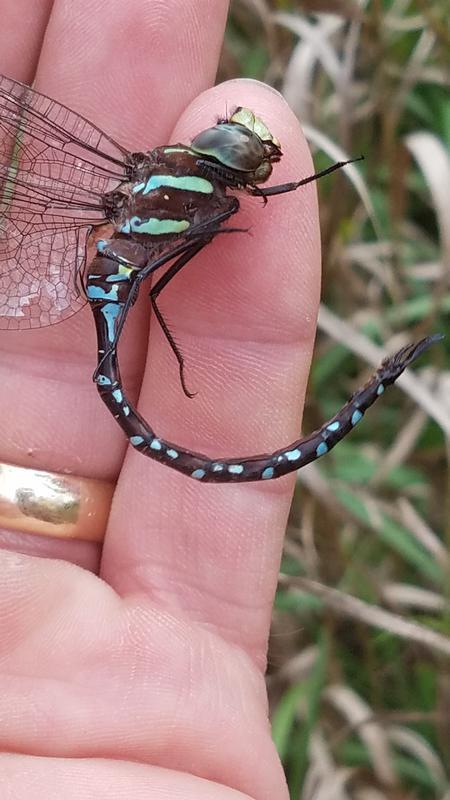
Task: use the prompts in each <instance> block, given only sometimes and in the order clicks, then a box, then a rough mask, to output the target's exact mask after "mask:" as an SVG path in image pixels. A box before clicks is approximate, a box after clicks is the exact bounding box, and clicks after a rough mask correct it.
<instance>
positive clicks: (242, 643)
mask: <svg viewBox="0 0 450 800" xmlns="http://www.w3.org/2000/svg"><path fill="white" fill-rule="evenodd" d="M50 11H51V14H50ZM10 13H11V17H12V15H13V14H17V15H18V19H16V20H13V26H12V28H11V29H9V30H8V25H7V24H5V26H4V27H3V33H2V34H1V35H2V36H3V37H4V38H5V41H6V44H5V48H4V50H3V63H2V66H1V71H2V72H5V73H6V74H10V75H11V76H12V77H17V78H19V79H22V80H25V81H29V80H32V79H33V75H34V65H35V63H36V61H37V59H39V61H38V67H37V72H36V83H35V86H36V88H37V89H38V90H39V91H42V92H44V93H45V94H47V95H48V96H50V97H55V98H56V99H58V100H60V101H61V102H63V103H65V104H66V105H68V106H69V107H72V108H74V110H76V111H78V112H79V113H81V114H83V115H85V116H86V117H88V118H89V119H91V120H92V121H93V122H94V123H96V124H98V125H99V126H100V127H101V128H102V129H103V130H104V131H105V132H107V133H109V134H111V135H112V136H113V137H114V138H115V139H117V140H118V141H120V142H121V143H122V144H124V145H125V146H127V147H130V148H134V149H137V148H140V149H147V148H148V149H150V148H151V147H154V146H155V145H158V144H165V143H167V142H168V141H171V142H176V141H182V142H188V141H189V140H190V139H191V138H192V136H193V135H195V134H196V133H198V132H199V131H200V130H203V129H204V128H206V127H208V126H210V125H211V124H212V123H213V122H214V120H215V119H216V118H217V117H218V116H223V115H224V114H225V113H226V111H227V110H228V111H229V110H230V109H232V108H233V107H234V106H236V105H246V106H249V107H250V108H252V109H254V110H255V111H256V112H257V113H258V114H260V115H261V117H262V118H263V119H264V121H265V122H267V124H268V125H269V127H270V129H271V130H272V131H273V133H274V134H275V135H276V136H278V137H279V138H280V139H281V142H282V146H283V151H284V153H285V155H284V156H283V160H282V162H281V163H280V164H279V165H276V167H275V170H276V172H275V176H276V177H275V181H276V182H277V183H279V182H282V181H285V180H290V179H295V178H298V177H301V176H304V175H308V174H310V173H311V172H312V165H311V161H310V156H309V154H308V149H307V146H306V144H305V142H304V140H303V139H302V137H301V134H300V131H299V127H298V124H297V122H296V121H295V119H294V117H293V115H292V114H291V112H290V111H289V110H288V109H287V107H286V105H285V103H284V102H283V100H282V98H281V97H280V96H279V95H278V94H276V93H275V92H273V91H272V90H270V89H268V88H267V87H264V86H262V85H260V84H258V83H255V82H250V81H236V82H230V83H227V84H224V85H221V86H218V87H215V88H214V89H210V90H207V91H204V90H205V89H206V87H208V86H209V85H210V84H211V83H212V81H213V79H214V74H215V69H216V65H217V60H218V57H219V52H220V46H221V40H222V34H223V27H224V23H225V18H226V13H227V4H226V3H224V2H220V1H219V0H200V1H199V0H197V2H192V3H186V2H182V0H170V1H169V0H167V1H166V2H160V3H147V4H146V3H144V2H142V0H140V1H138V0H129V2H127V4H126V5H124V4H122V3H119V2H112V3H111V2H109V3H107V4H105V7H104V8H103V4H99V3H98V2H97V3H95V4H94V6H93V7H90V5H89V4H87V5H86V4H81V3H80V4H73V3H62V2H61V3H56V4H54V5H53V8H52V9H51V4H50V3H48V4H45V3H41V4H39V7H37V6H35V7H34V9H33V13H34V14H36V18H35V19H34V20H33V25H30V26H29V27H28V28H27V29H26V31H24V30H23V27H22V20H21V19H20V13H21V12H20V4H18V3H17V0H16V2H15V4H14V6H13V4H12V3H11V4H10ZM24 13H28V11H27V12H24V11H23V9H22V14H24ZM49 15H50V19H49V24H48V28H47V32H46V36H45V40H44V43H43V44H42V47H41V39H40V35H39V33H38V32H39V31H40V30H43V28H44V26H45V23H46V19H47V18H48V17H49ZM11 42H13V45H14V46H12V47H10V48H9V49H8V47H7V45H10V44H11ZM180 115H181V116H180ZM244 205H245V208H244V210H243V212H242V216H241V215H239V217H238V218H236V224H239V225H241V224H242V225H243V226H244V227H246V226H248V225H249V226H250V229H251V230H250V235H246V234H236V235H231V236H229V237H226V241H224V237H217V239H216V241H215V242H214V243H213V244H212V245H210V246H208V248H206V250H205V251H204V252H203V253H202V254H200V255H199V256H198V257H197V258H196V259H195V260H194V261H192V262H191V264H190V265H189V267H187V268H186V269H185V270H184V271H183V273H182V274H180V275H179V276H177V278H176V280H174V281H173V283H172V284H171V285H170V288H169V289H168V290H167V292H165V293H164V297H163V299H162V302H161V305H162V306H163V308H164V312H165V316H166V318H167V319H168V321H169V322H170V324H171V327H172V329H173V330H174V332H175V334H176V338H177V341H179V342H180V343H181V345H182V349H183V352H184V354H185V357H186V368H187V374H188V377H189V382H190V386H192V387H193V388H194V389H195V390H197V391H198V394H197V396H196V398H195V399H194V400H188V399H186V398H185V397H184V396H183V394H182V392H181V388H180V384H179V377H178V370H177V367H176V363H175V362H174V358H173V355H172V353H171V352H170V350H169V348H168V347H167V343H166V341H165V340H164V337H163V335H162V333H161V332H160V331H159V330H158V328H157V327H156V326H152V332H151V333H152V335H151V337H150V339H149V340H148V337H147V326H148V318H149V304H148V300H147V298H146V296H145V295H144V296H143V297H141V298H140V301H139V303H138V304H137V306H136V308H133V310H132V313H131V315H130V317H131V318H130V323H129V325H128V324H127V330H126V331H125V337H124V344H123V347H121V349H120V358H121V363H122V365H123V373H124V375H123V377H124V384H125V385H126V386H127V387H133V386H134V387H135V389H137V387H138V385H139V381H140V378H141V375H142V373H143V370H144V362H145V363H146V366H145V372H144V379H143V384H142V388H141V392H140V395H139V409H140V411H141V413H142V414H143V416H144V417H145V418H146V419H148V420H149V422H150V424H151V425H152V427H154V428H155V429H156V430H157V431H158V432H159V431H160V432H161V433H162V434H163V435H166V436H167V437H168V438H170V439H171V440H172V441H175V442H180V444H185V445H187V446H188V447H192V448H193V449H198V450H202V451H207V452H211V453H212V454H213V455H221V454H222V455H224V456H226V455H232V454H234V453H236V454H237V455H238V454H243V455H244V454H250V453H254V452H261V451H270V450H271V449H274V448H276V447H280V446H281V445H283V444H284V443H286V442H289V441H291V440H292V439H294V438H295V435H296V434H297V432H298V429H299V419H298V414H299V409H300V408H301V402H302V399H303V396H304V391H305V386H306V380H307V373H308V368H309V362H310V356H311V351H312V342H313V336H314V328H315V319H316V310H317V303H318V293H319V259H320V252H319V236H318V223H317V209H316V202H315V189H314V187H313V186H307V187H305V188H304V189H302V190H301V191H299V192H295V193H293V194H292V195H290V196H288V197H280V198H273V199H272V200H269V203H268V205H267V207H266V208H264V209H263V208H262V204H261V203H260V202H259V201H258V200H255V199H248V202H245V203H244ZM233 224H234V221H233ZM2 338H3V352H2V358H1V364H0V366H1V369H2V373H3V374H2V379H3V380H2V386H3V387H4V388H3V391H2V394H1V398H0V402H1V407H0V410H1V414H0V419H1V420H2V426H3V431H2V439H1V441H2V445H3V447H2V460H3V461H5V462H12V463H16V464H21V465H24V466H33V467H34V468H39V469H44V470H52V471H57V472H64V471H68V472H71V473H74V474H76V475H81V476H84V477H89V478H90V477H94V478H98V479H100V480H104V481H114V482H116V490H115V494H114V500H113V505H112V509H111V515H110V518H109V523H108V527H107V531H106V536H105V540H104V546H103V549H102V552H101V553H100V552H99V549H98V547H97V545H94V544H92V543H86V542H78V541H60V540H55V539H50V538H48V539H47V538H45V537H35V536H30V535H25V534H12V533H10V532H7V531H5V532H3V533H2V534H1V539H0V541H1V543H2V545H3V547H4V548H5V550H4V552H3V555H2V558H1V567H0V570H1V574H0V642H1V645H0V654H1V655H0V657H1V664H2V669H1V672H0V719H1V723H0V746H1V749H2V750H3V751H4V752H6V753H9V754H10V755H3V756H2V757H1V759H0V776H1V775H2V773H3V775H4V776H6V786H7V789H6V796H7V794H8V791H9V793H10V794H11V795H13V794H14V796H17V797H23V798H31V797H33V798H34V797H46V798H47V799H49V798H52V797H55V798H56V797H58V798H60V797H65V798H70V797H72V796H73V797H75V796H76V797H77V798H89V797H95V798H101V797H103V796H105V797H106V796H108V798H109V797H111V795H113V796H114V797H115V798H120V797H127V798H129V797H133V798H139V797H140V796H142V797H144V796H145V797H148V796H149V795H151V796H155V797H156V796H160V795H161V794H162V793H167V794H169V793H170V796H171V797H175V798H176V797H177V795H178V794H179V795H180V796H181V795H182V796H183V800H185V798H186V797H190V796H191V795H192V797H194V796H195V798H196V800H198V798H201V797H202V796H204V797H205V798H206V797H208V800H211V796H212V795H213V796H214V797H217V798H219V797H220V798H222V797H225V796H226V795H229V794H231V792H232V790H233V789H239V790H240V791H242V792H245V793H247V794H249V795H251V796H254V797H258V798H264V799H265V798H269V797H270V798H271V800H273V798H274V797H278V796H280V797H281V796H283V792H285V791H286V790H285V786H284V779H283V775H282V770H281V767H280V764H279V761H278V758H277V755H276V752H275V749H274V747H273V744H272V742H271V739H270V729H269V726H268V722H267V703H266V695H265V687H264V678H263V672H264V666H265V654H266V645H267V637H268V631H269V624H270V615H271V607H272V601H273V595H274V591H275V586H276V580H277V574H278V566H279V560H280V553H281V545H282V538H283V533H284V528H285V523H286V517H287V513H288V509H289V504H290V497H291V491H292V485H293V483H292V480H291V479H289V478H287V479H282V480H279V481H274V482H272V481H271V482H269V483H267V484H264V485H262V484H261V483H258V484H244V485H240V486H229V485H214V486H208V485H201V484H196V483H194V482H193V481H189V480H187V479H186V478H184V477H183V476H181V475H178V474H177V473H175V472H173V471H172V470H169V469H167V468H166V467H164V466H161V465H159V464H156V463H154V462H152V461H150V460H148V459H145V458H143V457H142V456H141V455H140V454H139V453H136V452H134V451H132V450H131V448H128V449H127V447H126V441H125V440H124V437H123V435H122V434H121V432H120V430H119V429H118V428H117V426H116V425H115V424H114V421H113V420H112V419H111V418H110V417H109V415H108V413H107V411H106V409H105V408H104V406H103V405H102V404H101V403H100V401H99V398H98V395H97V392H96V390H95V387H94V385H93V384H92V382H91V379H90V378H91V374H92V371H93V368H94V366H95V350H96V347H95V335H94V326H93V320H92V316H91V313H90V310H89V309H88V308H86V309H85V310H83V311H82V312H80V313H79V314H77V315H76V316H75V317H74V318H72V319H71V320H69V321H67V322H65V323H63V324H61V325H56V326H53V327H51V328H48V329H42V330H39V331H33V332H30V333H21V334H12V333H11V334H4V335H3V337H2ZM125 453H126V456H125V458H124V454H125ZM8 550H9V551H10V552H7V551H8ZM36 556H47V559H44V558H37V557H36ZM50 559H52V560H50ZM56 559H58V560H56ZM78 565H81V566H82V567H84V569H81V568H80V566H78ZM95 573H98V576H97V574H95ZM12 754H14V755H12ZM36 756H40V757H41V758H36ZM227 787H228V788H227ZM111 790H113V791H111Z"/></svg>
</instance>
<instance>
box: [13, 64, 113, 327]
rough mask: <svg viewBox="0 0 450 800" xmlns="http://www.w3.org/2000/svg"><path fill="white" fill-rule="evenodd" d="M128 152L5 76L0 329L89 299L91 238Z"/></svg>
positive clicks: (46, 318) (56, 316)
mask: <svg viewBox="0 0 450 800" xmlns="http://www.w3.org/2000/svg"><path fill="white" fill-rule="evenodd" d="M126 157H127V151H126V150H124V149H123V148H122V147H121V146H120V145H119V144H117V143H116V142H114V140H113V139H111V138H110V137H108V136H106V135H105V134H104V133H103V132H102V131H101V130H100V129H99V128H97V127H96V126H95V125H92V123H90V122H89V121H88V120H86V119H84V118H83V117H81V116H80V115H78V114H76V113H75V112H74V111H71V110H70V109H68V108H66V107H65V106H63V105H61V104H60V103H57V102H56V101H54V100H51V99H50V98H48V97H46V96H45V95H42V94H40V93H38V92H35V91H34V90H33V89H31V88H30V87H28V86H25V85H24V84H22V83H18V82H17V81H13V80H11V79H10V78H6V77H2V76H0V293H1V296H0V315H2V318H0V328H9V329H11V328H13V329H18V328H22V327H25V328H29V327H42V326H45V325H51V324H53V323H55V322H58V321H60V320H61V319H66V318H67V317H68V316H71V315H72V314H73V313H75V312H76V311H77V310H78V309H79V308H80V307H81V306H82V305H83V304H84V297H83V296H82V295H81V294H80V291H79V288H80V287H79V285H78V287H77V283H78V284H79V281H78V277H79V275H80V273H81V272H82V270H83V267H84V265H85V261H86V237H87V235H88V233H89V231H90V230H92V227H94V226H97V225H101V224H102V223H104V222H105V221H106V213H105V204H104V196H105V194H106V193H107V192H109V191H111V190H112V189H114V188H115V187H117V185H118V184H119V183H120V182H121V181H123V180H124V179H125V177H126V168H127V167H126Z"/></svg>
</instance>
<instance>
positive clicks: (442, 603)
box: [381, 583, 450, 614]
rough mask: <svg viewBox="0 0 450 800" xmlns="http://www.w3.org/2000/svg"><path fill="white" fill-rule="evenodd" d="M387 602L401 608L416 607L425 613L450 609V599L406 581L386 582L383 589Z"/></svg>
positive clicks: (416, 609)
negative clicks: (405, 582)
mask: <svg viewBox="0 0 450 800" xmlns="http://www.w3.org/2000/svg"><path fill="white" fill-rule="evenodd" d="M381 595H382V597H383V599H384V600H385V602H386V603H388V604H389V605H391V606H393V607H394V608H397V609H398V610H399V611H400V610H402V609H403V610H407V609H414V610H415V611H419V612H423V613H430V612H434V613H438V614H440V613H442V612H448V611H450V601H448V600H446V599H445V598H444V597H443V596H442V595H440V594H437V592H430V591H429V590H428V589H422V588H421V587H420V586H413V585H407V584H404V583H386V584H384V586H383V587H382V589H381Z"/></svg>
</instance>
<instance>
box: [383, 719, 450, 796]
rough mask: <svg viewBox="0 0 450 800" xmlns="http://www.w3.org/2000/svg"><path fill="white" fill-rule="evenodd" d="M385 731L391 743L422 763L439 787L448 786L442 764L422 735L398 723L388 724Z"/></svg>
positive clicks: (444, 787) (446, 787)
mask: <svg viewBox="0 0 450 800" xmlns="http://www.w3.org/2000/svg"><path fill="white" fill-rule="evenodd" d="M387 731H388V735H389V739H390V741H391V742H392V744H395V746H396V747H398V748H400V749H401V750H404V751H405V752H407V753H408V754H409V755H410V756H412V758H413V759H414V761H417V762H422V764H424V766H425V767H426V768H427V770H428V772H429V773H430V775H432V777H433V782H434V783H435V784H436V786H437V787H439V789H441V790H442V789H448V788H449V779H448V777H447V776H446V773H445V768H444V765H443V764H442V761H441V759H440V758H439V757H438V755H437V754H436V752H435V750H434V749H433V748H432V747H431V745H430V744H429V743H428V742H427V741H426V739H424V738H423V736H421V735H420V734H419V733H417V731H413V730H411V729H410V728H404V727H403V726H400V725H389V726H388V729H387Z"/></svg>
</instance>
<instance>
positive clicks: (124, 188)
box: [0, 77, 440, 483]
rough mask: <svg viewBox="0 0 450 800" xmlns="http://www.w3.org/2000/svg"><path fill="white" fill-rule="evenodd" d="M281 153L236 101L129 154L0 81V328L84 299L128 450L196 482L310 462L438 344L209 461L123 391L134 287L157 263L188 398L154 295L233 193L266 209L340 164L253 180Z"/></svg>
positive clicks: (105, 386) (200, 242)
mask: <svg viewBox="0 0 450 800" xmlns="http://www.w3.org/2000/svg"><path fill="white" fill-rule="evenodd" d="M281 156H282V152H281V148H280V144H279V142H278V141H277V140H276V139H275V138H274V137H273V136H272V134H271V133H270V131H269V130H268V128H267V127H266V126H265V125H264V123H263V122H262V120H260V119H259V118H258V117H256V116H255V115H254V114H253V113H252V112H251V111H250V110H249V109H245V108H238V109H237V110H236V111H235V112H234V113H233V114H232V115H231V116H230V117H229V118H228V119H222V120H219V121H218V122H217V123H216V124H215V125H214V126H213V127H211V128H208V129H207V130H204V131H202V132H201V133H199V134H198V136H196V137H195V138H194V139H193V141H192V142H191V144H190V145H189V146H188V145H185V144H174V145H170V146H163V147H157V148H155V149H154V150H151V151H150V152H145V153H130V152H128V151H127V150H125V149H124V148H123V147H121V146H120V145H119V144H118V143H117V142H115V141H114V140H113V139H112V138H110V137H109V136H107V135H106V134H104V133H103V132H102V131H101V130H99V128H97V127H96V126H95V125H92V123H90V122H88V121H87V120H86V119H84V118H83V117H81V116H79V115H78V114H76V113H75V112H73V111H71V110H70V109H68V108H66V107H65V106H63V105H61V104H60V103H57V102H55V101H54V100H51V99H50V98H48V97H45V96H44V95H42V94H39V93H38V92H36V91H34V90H33V89H31V88H29V87H28V86H25V85H23V84H21V83H18V82H16V81H14V80H11V79H9V78H6V77H0V187H1V189H0V327H2V328H8V329H13V330H17V329H21V328H36V327H42V326H46V325H51V324H53V323H55V322H60V321H61V320H63V319H65V318H68V317H70V316H71V315H72V314H74V313H75V312H76V311H78V309H79V308H81V307H82V306H83V305H84V304H85V303H86V301H87V302H89V304H90V306H91V309H92V313H93V315H94V319H95V325H96V329H97V339H98V362H97V368H96V370H95V373H94V381H95V383H96V385H97V389H98V391H99V393H100V396H101V398H102V400H103V401H104V403H105V404H106V406H107V408H108V409H109V410H110V412H111V414H112V415H113V416H114V417H115V419H116V420H117V422H118V423H119V425H120V427H121V428H122V430H123V431H124V433H125V434H126V436H127V437H128V439H129V441H130V443H131V444H132V446H133V447H134V448H135V449H136V450H139V451H140V452H141V453H143V454H144V455H147V456H149V457H150V458H153V459H155V460H156V461H159V462H161V463H163V464H166V465H168V466H170V467H172V468H173V469H176V470H178V471H179V472H182V473H183V474H185V475H188V476H190V477H191V478H194V479H196V480H199V481H204V482H216V483H223V482H242V481H257V480H269V479H272V478H278V477H280V476H281V475H285V474H287V473H289V472H293V471H294V470H297V469H299V468H300V467H302V466H304V465H305V464H308V463H309V462H311V461H314V460H315V459H317V458H319V457H320V456H322V455H324V454H325V453H327V452H328V451H329V450H331V448H332V447H334V446H335V445H336V444H337V443H338V442H339V441H340V440H341V439H343V437H344V436H346V435H347V433H349V432H350V431H351V430H352V428H354V427H355V425H356V424H357V423H358V422H359V421H360V419H361V418H362V417H363V415H364V412H365V411H366V410H367V409H368V408H369V406H371V405H372V404H373V403H374V402H375V400H376V399H377V398H378V397H379V396H380V395H381V394H383V392H384V390H385V387H386V386H388V385H389V384H391V383H394V381H395V380H396V379H397V378H398V377H399V375H400V374H401V373H402V372H403V370H404V369H405V368H406V367H407V366H408V365H409V364H411V363H412V362H413V361H414V360H415V359H416V358H417V357H418V356H419V355H421V353H423V352H424V351H425V350H426V349H427V348H428V347H429V346H430V345H431V344H432V343H433V342H434V341H436V340H437V339H439V338H440V337H439V335H436V336H428V337H427V338H425V339H422V340H421V341H419V342H417V343H416V344H411V345H408V346H406V347H404V348H402V350H400V351H399V352H397V353H395V354H394V355H393V356H391V357H390V358H387V359H385V361H383V363H382V365H381V366H380V368H379V369H378V371H377V372H376V374H375V375H374V376H373V377H372V378H371V380H369V382H368V383H367V384H366V385H365V386H363V387H362V388H361V389H359V390H358V391H357V392H356V393H355V394H354V395H353V397H352V398H351V399H350V400H349V402H348V403H347V404H346V405H344V406H343V407H342V408H341V409H340V411H339V412H338V413H337V414H336V415H335V416H334V417H333V418H332V419H330V420H328V422H326V423H325V424H324V425H323V426H322V427H321V428H320V430H317V431H315V432H314V433H312V434H311V435H310V436H307V437H305V438H303V439H299V440H298V441H296V442H293V443H292V444H290V445H288V446H287V447H284V448H282V449H280V450H276V451H275V452H274V453H270V454H263V455H256V456H251V457H244V458H242V457H239V458H210V457H207V456H205V455H202V454H200V453H194V452H192V451H190V450H186V449H184V448H182V447H180V446H179V445H177V444H173V443H171V442H169V441H167V440H165V439H163V438H161V437H160V436H157V434H156V433H155V432H154V431H153V430H152V428H151V427H150V425H149V424H148V423H147V422H146V420H145V419H144V418H143V417H142V416H141V415H140V414H139V413H138V412H137V410H136V409H135V408H134V407H133V405H132V404H131V403H130V401H129V400H128V399H127V397H126V395H125V392H124V388H123V386H122V381H121V378H120V372H119V364H118V359H117V345H118V342H119V339H120V335H121V332H122V329H123V326H124V323H125V320H126V318H127V315H128V312H129V310H130V308H131V306H132V305H133V303H134V302H135V300H136V298H137V296H138V293H139V290H140V287H141V285H142V283H143V281H144V280H145V279H146V278H148V277H149V276H150V275H152V274H153V273H154V272H156V271H157V270H159V269H161V268H162V267H164V266H166V267H167V269H166V271H165V272H164V274H163V275H162V277H160V278H159V279H158V280H157V282H156V283H155V284H154V286H153V287H152V289H151V291H150V299H151V305H152V308H153V312H154V314H155V316H156V319H157V320H158V322H159V324H160V325H161V327H162V330H163V332H164V334H165V336H166V339H167V341H168V344H169V346H170V347H171V349H172V351H173V353H174V355H175V356H176V358H177V360H178V364H179V370H180V378H181V384H182V388H183V391H184V392H185V394H187V395H189V392H188V391H187V388H186V384H185V380H184V372H183V357H182V354H181V352H180V351H179V349H178V347H177V345H176V342H175V341H174V339H173V337H172V335H171V333H170V331H169V329H168V327H167V325H166V323H165V321H164V318H163V316H162V314H161V312H160V310H159V307H158V304H157V298H158V295H159V294H160V292H161V290H162V289H163V288H164V287H165V286H166V285H167V284H168V283H169V281H170V280H171V279H172V278H173V277H174V276H175V275H176V274H177V273H178V272H179V271H180V270H181V269H182V268H183V267H184V266H185V265H186V264H187V263H188V262H189V261H190V259H191V258H193V257H194V256H195V255H196V254H197V253H198V252H199V251H200V250H202V248H204V247H205V246H206V245H207V244H208V243H210V242H211V241H212V240H213V239H214V238H215V237H216V236H217V235H218V234H219V233H220V232H223V231H226V230H228V231H230V230H231V231H232V230H233V229H230V228H226V227H225V228H223V227H222V226H223V224H224V223H225V222H226V221H227V220H229V219H230V218H231V217H232V216H233V215H234V214H236V212H237V211H238V210H239V200H238V198H237V197H236V196H235V195H234V194H232V193H229V190H231V191H235V190H240V191H244V192H247V193H249V194H251V195H256V196H259V197H261V198H263V200H264V203H266V202H267V198H268V197H271V196H273V195H277V194H283V193H285V192H292V191H295V190H296V189H298V188H299V187H300V186H303V185H305V184H307V183H309V182H311V181H314V180H317V179H318V178H320V177H322V176H323V175H326V174H328V173H330V172H333V171H334V170H336V169H338V168H340V167H341V166H343V165H344V164H343V163H338V164H334V165H332V166H331V167H329V168H328V169H325V170H323V171H322V172H319V173H317V174H315V175H311V176H309V177H307V178H304V179H302V180H299V181H295V182H291V183H285V184H281V185H278V186H271V187H262V186H261V184H264V183H265V182H266V181H267V179H268V178H269V177H270V175H271V173H272V168H273V164H274V163H276V162H277V161H279V160H280V158H281ZM344 163H347V162H344ZM105 223H110V224H112V225H113V227H114V233H113V235H112V237H111V238H110V239H108V240H104V239H101V238H98V239H97V242H96V255H95V256H94V258H93V259H92V261H91V263H90V264H87V260H88V259H87V245H88V241H89V238H90V236H91V234H92V232H93V231H95V229H96V228H97V227H100V226H102V225H103V224H105ZM169 265H170V266H169Z"/></svg>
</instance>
